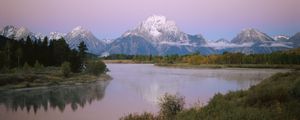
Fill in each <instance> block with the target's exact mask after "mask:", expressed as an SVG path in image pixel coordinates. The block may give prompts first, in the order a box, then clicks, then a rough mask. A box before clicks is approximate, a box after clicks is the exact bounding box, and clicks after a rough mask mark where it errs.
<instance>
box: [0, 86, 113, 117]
mask: <svg viewBox="0 0 300 120" xmlns="http://www.w3.org/2000/svg"><path fill="white" fill-rule="evenodd" d="M109 82H110V81H99V82H97V83H96V84H95V83H94V84H85V85H75V86H63V87H62V86H58V87H50V88H48V87H43V88H33V89H20V90H11V91H4V92H0V105H1V104H3V105H5V107H6V109H7V110H12V111H17V110H22V111H23V110H24V109H26V110H27V112H30V111H31V110H33V111H34V113H36V112H37V111H38V110H40V109H44V111H47V110H48V109H49V108H52V109H56V108H58V109H59V110H60V111H61V112H63V111H64V109H65V107H66V106H67V105H70V106H71V108H72V110H73V111H75V110H77V109H78V107H82V108H83V107H84V106H85V105H86V104H88V103H89V104H91V103H92V102H93V101H100V100H101V99H102V98H103V97H104V93H105V89H106V87H107V86H108V84H109Z"/></svg>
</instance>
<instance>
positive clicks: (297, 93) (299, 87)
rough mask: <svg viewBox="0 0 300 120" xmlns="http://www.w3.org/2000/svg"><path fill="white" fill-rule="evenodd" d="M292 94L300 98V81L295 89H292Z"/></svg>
mask: <svg viewBox="0 0 300 120" xmlns="http://www.w3.org/2000/svg"><path fill="white" fill-rule="evenodd" d="M292 94H293V95H294V96H295V97H298V98H300V81H297V82H296V84H295V86H294V87H293V89H292Z"/></svg>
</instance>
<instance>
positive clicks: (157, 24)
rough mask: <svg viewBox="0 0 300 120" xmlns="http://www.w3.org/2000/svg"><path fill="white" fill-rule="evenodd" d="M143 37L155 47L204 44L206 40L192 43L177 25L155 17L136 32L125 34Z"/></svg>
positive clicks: (148, 19) (131, 31) (140, 26)
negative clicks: (160, 45) (161, 45)
mask: <svg viewBox="0 0 300 120" xmlns="http://www.w3.org/2000/svg"><path fill="white" fill-rule="evenodd" d="M128 35H136V36H142V37H143V38H145V39H146V40H148V41H149V42H151V43H152V44H154V45H159V44H166V43H167V44H173V45H180V44H182V45H192V44H203V43H205V40H204V39H202V38H199V39H198V40H193V41H191V40H190V39H189V37H190V35H188V34H186V33H184V32H181V31H180V29H179V27H178V26H177V25H176V23H175V22H174V21H172V20H169V19H167V18H166V17H165V16H159V15H153V16H150V17H148V18H147V19H146V20H145V21H143V22H142V23H141V24H139V25H138V27H137V28H135V29H134V30H129V31H127V32H126V33H124V34H123V37H125V36H128Z"/></svg>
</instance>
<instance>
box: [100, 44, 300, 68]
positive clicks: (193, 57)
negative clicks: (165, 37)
mask: <svg viewBox="0 0 300 120" xmlns="http://www.w3.org/2000/svg"><path fill="white" fill-rule="evenodd" d="M103 59H104V60H114V62H115V61H118V60H119V61H123V60H127V61H128V60H132V62H134V63H153V64H156V65H158V66H169V67H185V68H224V67H240V68H292V69H300V48H297V49H292V50H288V51H280V52H273V53H271V54H249V55H247V54H242V53H228V52H224V53H223V54H216V55H201V54H199V53H194V54H189V55H166V56H152V55H122V54H114V55H110V56H107V57H104V58H103ZM108 62H109V61H108ZM120 63H122V62H120Z"/></svg>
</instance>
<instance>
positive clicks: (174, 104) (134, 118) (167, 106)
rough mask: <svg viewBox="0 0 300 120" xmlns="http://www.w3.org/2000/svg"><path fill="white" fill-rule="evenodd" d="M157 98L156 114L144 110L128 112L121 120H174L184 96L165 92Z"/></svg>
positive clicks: (181, 107)
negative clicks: (134, 112)
mask: <svg viewBox="0 0 300 120" xmlns="http://www.w3.org/2000/svg"><path fill="white" fill-rule="evenodd" d="M159 100H160V102H159V106H160V111H159V114H158V116H155V115H154V114H152V113H148V112H145V113H143V114H141V115H139V114H129V115H127V116H125V117H123V118H121V120H174V119H175V117H176V115H177V114H178V113H179V112H181V111H182V110H183V106H184V98H183V97H182V96H178V95H170V94H165V95H164V96H163V97H162V98H160V99H159Z"/></svg>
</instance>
